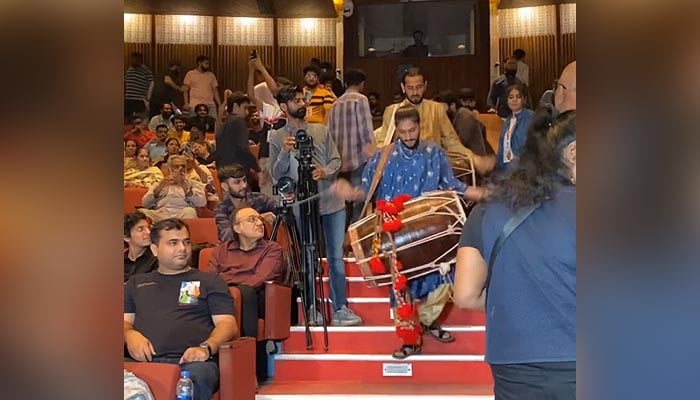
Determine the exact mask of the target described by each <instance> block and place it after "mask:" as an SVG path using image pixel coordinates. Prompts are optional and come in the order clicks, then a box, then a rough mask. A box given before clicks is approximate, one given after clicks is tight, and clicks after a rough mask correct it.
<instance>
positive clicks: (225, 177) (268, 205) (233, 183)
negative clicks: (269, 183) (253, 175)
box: [214, 164, 277, 242]
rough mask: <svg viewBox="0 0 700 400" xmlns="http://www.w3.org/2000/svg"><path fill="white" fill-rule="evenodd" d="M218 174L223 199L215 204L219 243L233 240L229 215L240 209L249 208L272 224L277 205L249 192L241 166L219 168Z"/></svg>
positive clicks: (267, 198)
mask: <svg viewBox="0 0 700 400" xmlns="http://www.w3.org/2000/svg"><path fill="white" fill-rule="evenodd" d="M218 173H219V181H220V182H221V191H222V192H223V199H222V201H221V203H219V204H217V206H216V208H215V209H214V214H215V218H216V227H217V230H218V231H219V240H220V241H221V242H225V241H227V240H232V239H233V238H234V232H233V229H232V227H231V214H233V211H234V210H236V209H238V208H240V207H243V206H247V207H250V208H252V209H254V210H255V211H257V212H258V213H261V214H262V217H263V218H265V220H267V221H268V222H270V223H272V221H274V219H275V214H273V211H275V208H276V207H277V203H276V202H275V200H274V199H273V198H272V197H270V196H267V195H266V194H263V193H259V192H251V191H250V187H249V186H248V178H247V177H246V171H245V170H244V168H243V167H242V166H241V165H239V164H233V165H229V166H226V167H223V168H219V170H218Z"/></svg>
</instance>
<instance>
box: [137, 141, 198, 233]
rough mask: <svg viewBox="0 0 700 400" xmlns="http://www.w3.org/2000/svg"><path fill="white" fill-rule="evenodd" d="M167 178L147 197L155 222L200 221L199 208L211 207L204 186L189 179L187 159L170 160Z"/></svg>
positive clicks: (148, 211) (147, 207) (148, 212)
mask: <svg viewBox="0 0 700 400" xmlns="http://www.w3.org/2000/svg"><path fill="white" fill-rule="evenodd" d="M163 172H164V175H165V178H164V179H163V180H162V181H160V182H158V183H155V184H153V185H152V186H151V187H150V188H149V189H148V192H146V194H145V195H144V196H143V199H142V200H141V203H142V204H143V206H144V207H145V208H142V209H140V210H139V211H141V212H143V213H144V214H146V216H147V217H149V218H150V219H151V220H152V221H153V222H154V223H155V222H158V221H160V220H162V219H166V218H181V219H185V218H197V210H196V209H195V207H204V206H206V205H207V197H206V194H205V193H204V184H203V183H202V182H197V181H194V180H192V179H189V178H187V176H186V174H187V159H186V158H185V157H184V156H179V155H174V156H170V157H169V158H168V168H167V169H166V170H165V171H163Z"/></svg>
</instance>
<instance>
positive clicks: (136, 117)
mask: <svg viewBox="0 0 700 400" xmlns="http://www.w3.org/2000/svg"><path fill="white" fill-rule="evenodd" d="M137 119H140V120H141V121H145V120H146V118H144V116H143V115H141V114H138V113H137V114H134V115H132V116H131V118H129V122H130V123H132V124H133V123H134V121H136V120H137Z"/></svg>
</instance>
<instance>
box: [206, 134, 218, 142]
mask: <svg viewBox="0 0 700 400" xmlns="http://www.w3.org/2000/svg"><path fill="white" fill-rule="evenodd" d="M204 140H206V141H209V140H216V134H215V133H214V132H207V133H205V134H204Z"/></svg>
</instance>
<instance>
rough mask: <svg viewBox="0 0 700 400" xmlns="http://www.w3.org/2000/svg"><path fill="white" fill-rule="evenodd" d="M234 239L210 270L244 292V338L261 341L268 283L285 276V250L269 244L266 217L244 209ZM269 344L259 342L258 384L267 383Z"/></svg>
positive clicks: (236, 217) (235, 219)
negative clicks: (283, 253) (261, 324)
mask: <svg viewBox="0 0 700 400" xmlns="http://www.w3.org/2000/svg"><path fill="white" fill-rule="evenodd" d="M229 225H230V226H231V227H232V229H233V232H234V236H233V239H232V240H229V241H226V242H223V243H221V244H219V245H217V246H216V247H214V250H213V252H212V257H211V260H210V261H209V269H210V270H211V271H216V273H217V275H219V276H221V278H223V280H224V281H225V282H226V283H227V284H228V285H229V286H236V287H237V288H238V290H240V292H241V336H249V337H254V338H257V337H258V318H265V282H266V281H275V280H278V279H280V278H281V277H283V276H284V273H285V268H284V263H283V262H282V248H281V247H280V245H279V244H277V243H275V242H271V241H269V240H265V239H264V238H263V236H264V235H265V224H264V220H263V217H261V216H260V214H258V212H257V211H255V210H254V209H252V208H250V207H247V206H243V207H242V208H238V209H236V210H235V211H234V212H233V214H232V215H231V222H230V223H229ZM265 344H266V342H264V341H263V342H258V344H257V356H256V370H257V375H258V382H264V381H265V380H266V379H267V352H266V351H265Z"/></svg>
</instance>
